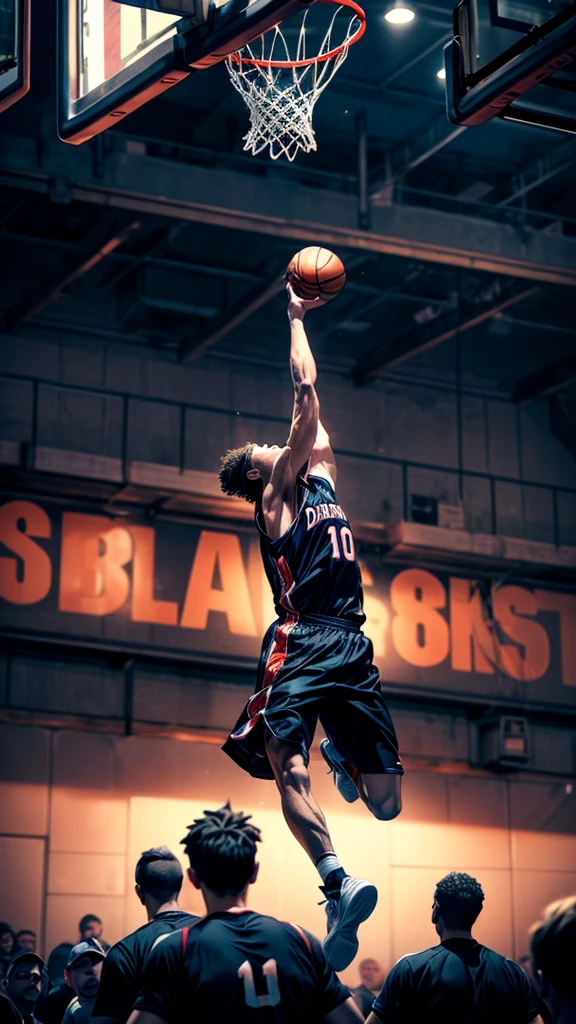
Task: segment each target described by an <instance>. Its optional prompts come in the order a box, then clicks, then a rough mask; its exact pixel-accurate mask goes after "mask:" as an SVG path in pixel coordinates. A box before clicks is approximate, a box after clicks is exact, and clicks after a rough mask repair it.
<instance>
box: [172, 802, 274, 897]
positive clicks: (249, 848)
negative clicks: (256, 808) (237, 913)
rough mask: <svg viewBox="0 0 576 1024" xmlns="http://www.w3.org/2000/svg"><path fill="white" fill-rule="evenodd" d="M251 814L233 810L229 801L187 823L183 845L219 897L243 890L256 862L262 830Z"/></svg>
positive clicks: (200, 876)
mask: <svg viewBox="0 0 576 1024" xmlns="http://www.w3.org/2000/svg"><path fill="white" fill-rule="evenodd" d="M251 817H252V815H250V814H244V812H243V811H233V810H232V808H231V806H230V801H228V803H227V804H226V806H225V807H221V808H220V809H219V810H218V811H204V816H203V817H202V818H196V819H195V821H194V823H193V824H192V825H189V826H188V829H189V831H188V835H187V836H185V837H184V839H183V840H182V844H183V846H184V849H185V850H186V853H187V855H188V857H189V860H190V865H191V867H193V868H194V871H195V872H196V874H197V876H198V878H199V879H200V881H201V882H203V883H204V885H206V886H207V887H208V889H210V890H211V891H212V892H214V893H216V895H218V896H236V895H238V893H241V892H244V889H245V888H246V886H247V885H248V883H249V881H250V878H251V877H252V874H253V872H254V867H255V864H256V843H259V842H260V841H261V838H260V829H259V828H256V826H255V825H250V824H249V821H250V818H251Z"/></svg>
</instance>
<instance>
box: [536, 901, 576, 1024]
mask: <svg viewBox="0 0 576 1024" xmlns="http://www.w3.org/2000/svg"><path fill="white" fill-rule="evenodd" d="M530 936H531V943H530V946H531V954H532V968H533V972H534V977H535V981H536V987H537V988H538V991H539V993H540V995H541V996H542V998H543V999H546V1001H547V1002H548V1003H549V1005H550V1007H551V1009H552V1011H553V1012H554V1013H555V1014H556V1015H557V1016H558V1019H560V1018H562V1020H564V1016H562V1014H565V1016H566V1020H573V1019H574V1016H573V1015H571V1014H574V1011H575V1010H576V973H575V971H574V964H575V963H576V896H567V897H565V898H564V899H561V900H556V901H555V902H554V903H549V904H548V906H547V907H546V909H545V910H544V913H543V916H542V920H541V921H538V922H537V923H536V924H535V925H533V927H532V928H531V929H530Z"/></svg>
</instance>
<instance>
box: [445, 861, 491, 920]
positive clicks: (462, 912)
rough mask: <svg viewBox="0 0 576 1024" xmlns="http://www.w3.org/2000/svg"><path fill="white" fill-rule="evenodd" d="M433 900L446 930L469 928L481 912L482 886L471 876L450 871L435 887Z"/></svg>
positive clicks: (482, 900)
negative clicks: (438, 908)
mask: <svg viewBox="0 0 576 1024" xmlns="http://www.w3.org/2000/svg"><path fill="white" fill-rule="evenodd" d="M434 900H435V901H436V903H437V904H438V906H439V907H440V915H441V917H442V920H443V921H444V924H445V925H446V926H447V927H448V928H462V929H468V928H471V927H472V925H473V924H474V922H475V920H476V918H477V917H478V914H479V913H480V911H481V910H482V904H483V902H484V893H483V892H482V886H481V885H480V883H479V882H477V881H476V879H475V878H472V876H471V875H466V874H464V872H459V871H451V872H450V874H449V875H446V877H445V878H442V879H441V880H440V881H439V882H438V885H437V886H436V891H435V893H434Z"/></svg>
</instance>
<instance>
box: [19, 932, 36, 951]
mask: <svg viewBox="0 0 576 1024" xmlns="http://www.w3.org/2000/svg"><path fill="white" fill-rule="evenodd" d="M16 942H17V945H18V949H25V950H26V951H27V952H28V953H35V952H36V946H37V944H38V937H37V935H36V932H33V931H32V930H31V928H21V929H20V931H19V932H16Z"/></svg>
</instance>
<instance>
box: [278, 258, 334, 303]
mask: <svg viewBox="0 0 576 1024" xmlns="http://www.w3.org/2000/svg"><path fill="white" fill-rule="evenodd" d="M287 277H288V280H289V281H290V284H291V285H292V288H293V289H294V291H295V292H296V295H298V297H299V298H300V299H317V298H320V299H323V300H324V302H331V301H332V299H335V298H336V296H337V295H339V294H340V292H341V291H342V289H343V287H344V285H345V284H346V271H345V270H344V264H343V263H342V260H341V259H339V258H338V256H336V254H335V253H333V252H330V250H329V249H322V248H321V247H320V246H319V245H309V246H308V247H307V248H306V249H301V250H300V252H297V253H296V255H295V256H293V257H292V259H291V260H290V263H289V264H288V270H287Z"/></svg>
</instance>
